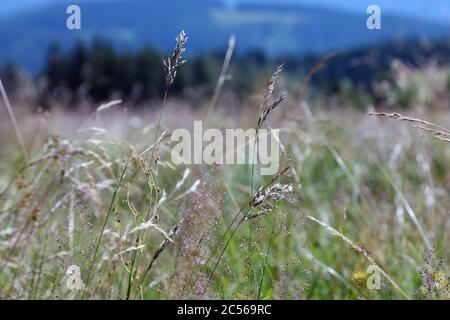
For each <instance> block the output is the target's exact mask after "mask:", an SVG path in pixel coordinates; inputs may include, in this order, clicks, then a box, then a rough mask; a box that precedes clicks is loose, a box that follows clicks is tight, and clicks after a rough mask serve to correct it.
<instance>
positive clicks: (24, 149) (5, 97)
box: [0, 79, 28, 162]
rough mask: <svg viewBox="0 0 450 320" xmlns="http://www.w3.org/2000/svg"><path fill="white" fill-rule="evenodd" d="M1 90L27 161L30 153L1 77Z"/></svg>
mask: <svg viewBox="0 0 450 320" xmlns="http://www.w3.org/2000/svg"><path fill="white" fill-rule="evenodd" d="M0 92H1V94H2V97H3V101H4V102H5V107H6V110H8V115H9V118H10V119H11V122H12V125H13V127H14V131H15V132H16V136H17V139H18V140H19V143H20V147H21V148H22V152H23V155H24V157H25V160H26V162H28V154H27V150H26V148H25V143H24V142H23V139H22V135H21V134H20V129H19V125H18V124H17V120H16V116H15V115H14V112H13V109H12V107H11V103H10V102H9V99H8V95H7V94H6V90H5V87H4V86H3V82H2V80H1V79H0Z"/></svg>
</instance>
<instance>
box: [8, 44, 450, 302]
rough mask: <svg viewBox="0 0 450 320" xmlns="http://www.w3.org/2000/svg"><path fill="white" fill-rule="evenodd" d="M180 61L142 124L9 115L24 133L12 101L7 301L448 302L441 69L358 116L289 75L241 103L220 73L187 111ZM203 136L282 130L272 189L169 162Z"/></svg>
mask: <svg viewBox="0 0 450 320" xmlns="http://www.w3.org/2000/svg"><path fill="white" fill-rule="evenodd" d="M177 49H178V50H179V52H177ZM181 49H182V45H181V46H179V45H177V48H176V49H175V51H174V53H173V55H172V56H171V57H169V59H168V60H167V61H166V63H167V64H166V70H165V72H166V85H167V89H168V90H167V92H168V94H167V96H166V97H164V100H163V101H161V102H158V101H153V102H152V103H151V105H149V107H148V108H146V109H140V110H136V109H134V108H133V106H132V105H128V104H127V101H121V102H120V101H112V102H110V103H106V104H103V105H101V106H99V107H98V108H97V109H94V110H95V111H93V112H86V111H68V110H61V109H58V108H57V106H55V107H53V108H52V109H51V110H50V111H39V112H38V111H30V108H29V107H30V106H17V107H16V106H15V101H11V103H12V104H13V105H14V106H15V107H13V108H12V109H13V112H14V114H15V118H17V127H16V128H15V127H14V125H13V123H12V122H11V117H10V115H9V114H8V113H7V108H5V104H3V102H2V104H1V109H0V115H1V116H0V143H1V146H2V148H1V150H0V160H1V161H0V299H192V298H200V299H448V298H449V297H450V296H449V291H448V290H449V281H448V276H447V275H448V272H449V265H448V262H447V261H448V258H449V257H450V252H449V246H448V244H449V243H450V233H449V229H450V219H449V215H448V213H449V209H450V207H449V203H448V199H449V193H450V167H449V165H448V164H449V163H450V145H449V144H448V141H449V140H450V133H449V132H448V131H446V130H445V127H450V117H449V115H448V112H447V110H448V104H449V97H450V89H449V86H448V82H447V81H448V74H449V73H448V69H447V68H446V67H442V66H440V67H437V66H433V65H431V66H427V67H424V68H422V69H418V70H412V69H409V68H407V67H405V66H403V65H401V64H400V63H398V64H397V65H394V66H393V70H392V72H393V73H394V74H395V80H396V83H395V85H396V86H397V88H400V89H399V90H398V91H394V90H391V89H392V88H391V87H390V86H392V85H393V84H390V83H385V82H381V83H380V84H379V86H378V87H379V88H380V90H384V91H383V92H384V94H385V96H386V102H384V104H381V105H380V106H377V108H375V107H374V106H370V105H369V106H367V108H366V109H364V110H361V109H355V108H352V106H350V105H349V102H348V101H347V100H346V99H345V98H344V97H335V99H334V100H333V99H331V98H330V97H327V98H329V99H325V98H324V97H321V96H320V94H318V95H314V94H307V93H308V89H305V90H300V94H299V92H296V91H295V90H294V91H293V90H292V89H291V88H292V87H295V86H292V85H289V84H290V81H287V80H286V79H285V78H284V76H283V73H282V72H281V70H279V71H280V72H276V73H275V75H274V76H273V77H272V79H270V76H269V77H268V79H261V86H259V88H260V90H258V91H257V92H253V93H249V97H248V98H247V99H246V100H244V101H242V102H236V101H234V100H232V99H227V95H226V92H225V91H226V83H225V81H224V79H225V78H226V70H222V75H221V78H220V79H219V84H218V87H217V88H216V92H215V94H214V96H213V97H206V98H205V99H203V102H202V103H200V104H199V105H195V106H193V105H191V104H190V103H188V102H187V101H184V100H183V99H180V98H172V97H171V95H170V86H171V84H172V83H173V82H174V81H176V76H177V72H180V73H181V72H183V69H182V66H181V65H182V64H183V62H184V61H183V60H182V59H181V54H182V50H181ZM177 55H178V56H177ZM177 63H178V64H177ZM186 63H189V61H187V62H186ZM231 81H232V80H231ZM296 81H297V82H296V86H298V87H301V86H302V83H303V84H305V82H304V81H303V79H296ZM302 81H303V82H302ZM267 82H268V83H269V84H268V85H267V84H266V83H267ZM303 89H304V88H303ZM304 91H306V93H305V92H304ZM283 92H286V96H284V95H282V93H283ZM355 94H356V95H357V94H358V93H357V92H355ZM405 95H410V96H411V97H409V98H410V99H409V100H408V101H409V103H410V104H411V105H412V107H411V108H409V109H407V110H404V109H401V107H400V106H399V104H398V101H399V99H401V98H402V97H404V96H405ZM162 99H163V97H161V100H162ZM446 107H447V109H446ZM379 108H381V109H383V110H385V111H386V110H387V111H389V112H390V113H388V114H372V115H370V114H369V113H370V112H375V109H377V110H378V109H379ZM161 110H163V112H161ZM397 111H401V112H402V114H404V115H405V116H406V115H408V117H402V116H400V115H398V114H393V113H392V112H397ZM419 119H423V120H419ZM195 120H203V121H204V122H206V123H207V124H208V126H209V127H213V128H219V129H225V128H256V127H258V128H262V127H265V128H279V129H280V136H279V139H280V142H281V152H282V159H281V164H280V170H279V173H278V174H276V175H274V176H272V177H270V176H260V175H259V174H258V170H255V168H254V167H253V166H251V165H174V164H172V163H171V159H170V150H171V147H172V143H171V142H170V139H167V137H168V134H169V133H170V132H171V131H172V130H174V129H176V128H180V127H181V128H183V127H189V126H190V124H192V123H193V122H194V121H195ZM424 120H426V121H424ZM433 123H437V124H439V125H440V126H437V125H433ZM18 137H20V139H21V140H23V144H22V143H21V142H20V139H18ZM369 266H375V267H376V268H377V271H378V272H379V273H380V277H381V278H380V286H379V288H376V289H373V288H369V287H368V285H367V284H368V281H370V277H371V276H372V273H371V272H370V271H368V270H369V269H368V268H369Z"/></svg>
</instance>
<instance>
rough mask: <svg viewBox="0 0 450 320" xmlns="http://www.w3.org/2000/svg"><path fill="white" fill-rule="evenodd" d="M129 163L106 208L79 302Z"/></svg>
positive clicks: (87, 283)
mask: <svg viewBox="0 0 450 320" xmlns="http://www.w3.org/2000/svg"><path fill="white" fill-rule="evenodd" d="M130 163H131V161H130V160H129V161H128V163H127V164H126V165H125V168H123V171H122V174H121V175H120V178H119V182H118V184H117V186H116V188H115V189H114V193H113V196H112V198H111V203H110V204H109V208H108V212H107V214H106V218H105V221H104V222H103V226H102V230H101V232H100V236H99V237H98V240H97V244H96V245H95V250H94V256H93V257H92V263H91V265H90V267H89V271H88V275H87V278H86V284H85V286H84V289H83V294H82V295H81V300H83V299H84V296H85V294H86V289H87V287H88V285H89V281H90V279H91V274H92V269H93V267H94V264H95V258H96V256H97V252H98V248H99V246H100V241H101V240H102V237H103V233H104V232H105V227H106V224H107V222H108V219H109V216H110V215H111V212H112V208H113V206H114V202H115V200H116V197H117V193H118V191H119V188H120V186H121V185H122V182H123V179H124V177H125V173H126V171H127V169H128V166H129V165H130Z"/></svg>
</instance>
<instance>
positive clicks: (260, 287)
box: [257, 211, 278, 300]
mask: <svg viewBox="0 0 450 320" xmlns="http://www.w3.org/2000/svg"><path fill="white" fill-rule="evenodd" d="M277 215H278V211H277V213H276V214H275V218H274V221H273V226H272V232H271V233H270V238H269V244H268V246H267V252H266V256H265V257H264V263H263V268H262V275H261V281H260V283H259V289H258V297H257V300H259V299H260V297H261V290H262V285H263V282H264V275H265V272H266V266H267V260H268V258H269V252H270V247H271V245H272V240H273V235H274V234H275V226H276V222H277Z"/></svg>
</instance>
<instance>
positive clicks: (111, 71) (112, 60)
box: [39, 41, 267, 103]
mask: <svg viewBox="0 0 450 320" xmlns="http://www.w3.org/2000/svg"><path fill="white" fill-rule="evenodd" d="M165 57H166V56H165V55H163V54H161V53H159V52H157V51H155V50H153V49H150V48H143V49H140V50H138V51H136V52H133V53H130V52H118V51H117V50H115V49H113V47H111V46H109V45H107V44H105V43H103V42H101V41H97V42H95V43H94V44H92V45H91V46H86V45H84V44H81V43H80V44H78V45H77V46H75V47H74V48H73V49H72V50H71V51H70V52H66V53H64V52H63V51H62V50H61V48H60V47H59V46H57V45H52V46H51V48H50V50H49V53H48V58H47V61H46V64H45V67H44V70H43V72H42V73H41V74H40V76H39V77H40V78H42V79H45V82H46V86H45V87H46V90H45V94H44V98H43V99H42V100H45V98H50V97H55V96H58V95H71V97H72V98H73V99H82V98H86V97H88V98H90V99H93V100H95V101H104V100H107V99H110V98H111V97H114V96H116V97H120V98H123V99H127V100H129V101H133V102H138V103H139V102H142V101H146V100H149V99H152V98H155V97H161V96H162V94H163V92H164V88H165V76H164V70H163V63H162V61H163V59H164V58H165ZM222 59H223V52H220V51H218V52H213V53H210V54H203V55H196V56H190V57H188V63H186V64H184V65H183V66H182V69H181V70H180V72H179V74H178V76H177V80H176V82H175V83H174V85H173V87H172V88H171V94H172V95H177V94H178V95H179V94H181V93H182V92H183V91H184V90H186V89H187V88H203V90H201V92H202V93H203V94H210V93H211V92H212V90H213V89H214V85H215V83H216V82H217V79H218V77H219V74H220V68H221V63H222ZM266 66H267V59H266V58H265V57H264V56H263V55H261V54H260V53H256V52H255V53H248V54H246V55H245V56H242V57H240V58H239V59H236V60H235V61H233V67H232V72H231V73H232V74H233V81H232V83H231V82H230V83H231V84H230V85H231V86H232V89H233V90H234V91H235V92H236V93H237V94H240V93H242V92H244V91H246V90H249V89H251V86H252V83H251V80H252V79H254V78H255V77H257V74H258V73H260V72H261V70H263V69H264V67H266Z"/></svg>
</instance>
